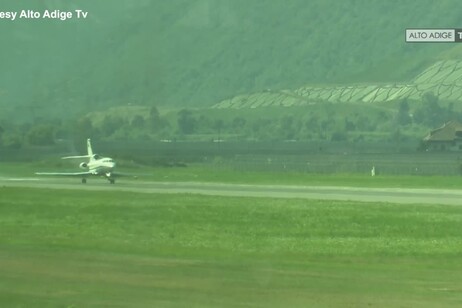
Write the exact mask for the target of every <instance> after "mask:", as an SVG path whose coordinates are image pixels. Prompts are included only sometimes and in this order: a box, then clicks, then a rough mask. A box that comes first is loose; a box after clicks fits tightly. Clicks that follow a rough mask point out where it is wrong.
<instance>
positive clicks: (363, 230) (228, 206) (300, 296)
mask: <svg viewBox="0 0 462 308" xmlns="http://www.w3.org/2000/svg"><path fill="white" fill-rule="evenodd" d="M0 194H1V199H0V228H1V232H0V276H1V277H2V279H1V280H0V304H1V306H5V307H18V306H19V307H21V306H23V307H31V306H32V307H33V306H35V307H40V306H47V307H50V306H51V307H55V306H62V307H92V306H93V307H96V306H98V307H100V306H135V307H147V306H150V307H249V306H250V307H289V306H290V307H313V306H314V307H368V306H375V307H377V306H379V307H390V306H403V307H410V306H419V307H435V306H439V307H444V306H447V307H453V306H457V305H461V304H462V295H461V294H462V293H461V292H460V290H461V289H462V283H461V282H460V279H459V277H460V275H461V274H462V263H461V262H460V261H461V257H462V231H461V230H460V225H461V223H462V208H461V207H457V206H436V205H435V206H431V205H430V206H423V205H393V204H385V203H382V204H380V203H353V202H337V201H314V200H285V199H269V198H227V197H204V196H197V195H162V194H154V195H148V194H136V193H119V192H84V193H83V192H73V191H61V190H40V189H25V188H0Z"/></svg>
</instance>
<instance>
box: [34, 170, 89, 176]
mask: <svg viewBox="0 0 462 308" xmlns="http://www.w3.org/2000/svg"><path fill="white" fill-rule="evenodd" d="M35 174H36V175H55V176H86V175H97V174H96V173H93V172H89V171H85V172H35Z"/></svg>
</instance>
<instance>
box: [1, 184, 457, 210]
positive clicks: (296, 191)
mask: <svg viewBox="0 0 462 308" xmlns="http://www.w3.org/2000/svg"><path fill="white" fill-rule="evenodd" d="M1 187H35V188H50V189H72V190H93V191H95V190H96V191H131V192H141V193H191V194H203V195H216V196H234V197H237V196H241V197H270V198H301V199H322V200H351V201H366V202H390V203H415V204H447V205H462V190H443V189H403V188H358V187H335V186H288V185H243V184H219V183H196V182H149V181H140V180H119V182H117V183H116V184H114V185H111V184H109V183H108V182H107V181H105V180H104V179H90V180H89V182H88V183H87V184H81V183H80V180H79V179H75V178H74V179H69V178H32V177H31V178H8V177H3V178H2V177H0V188H1Z"/></svg>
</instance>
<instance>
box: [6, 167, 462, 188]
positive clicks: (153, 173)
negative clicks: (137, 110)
mask: <svg viewBox="0 0 462 308" xmlns="http://www.w3.org/2000/svg"><path fill="white" fill-rule="evenodd" d="M0 170H1V172H0V177H13V178H14V177H31V176H35V175H34V173H35V172H51V171H61V172H62V171H67V172H75V171H76V170H78V169H76V168H75V166H74V168H72V167H69V166H68V165H64V166H63V165H62V164H61V163H56V164H53V163H49V162H48V163H3V164H0ZM118 171H120V172H122V173H125V174H128V175H136V176H137V178H138V179H139V180H151V181H166V182H214V183H236V184H271V185H304V186H311V185H314V186H351V187H402V188H436V189H461V188H462V177H460V176H422V175H408V176H405V175H397V176H392V175H379V176H375V177H371V176H370V175H363V174H313V173H297V172H265V171H237V170H233V169H231V168H226V167H214V166H213V165H200V164H199V165H192V166H189V167H173V168H166V167H157V168H155V167H144V166H130V167H121V168H119V169H118ZM127 179H128V180H130V177H129V178H124V180H127Z"/></svg>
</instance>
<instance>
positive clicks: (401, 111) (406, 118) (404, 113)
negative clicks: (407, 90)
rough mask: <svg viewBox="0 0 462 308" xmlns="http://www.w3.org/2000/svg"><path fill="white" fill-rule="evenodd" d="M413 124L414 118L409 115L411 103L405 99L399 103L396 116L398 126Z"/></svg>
mask: <svg viewBox="0 0 462 308" xmlns="http://www.w3.org/2000/svg"><path fill="white" fill-rule="evenodd" d="M411 122H412V118H411V116H410V115H409V103H408V102H407V99H406V98H405V99H403V100H401V101H400V102H399V107H398V114H397V115H396V124H398V125H402V126H405V125H408V124H411Z"/></svg>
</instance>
